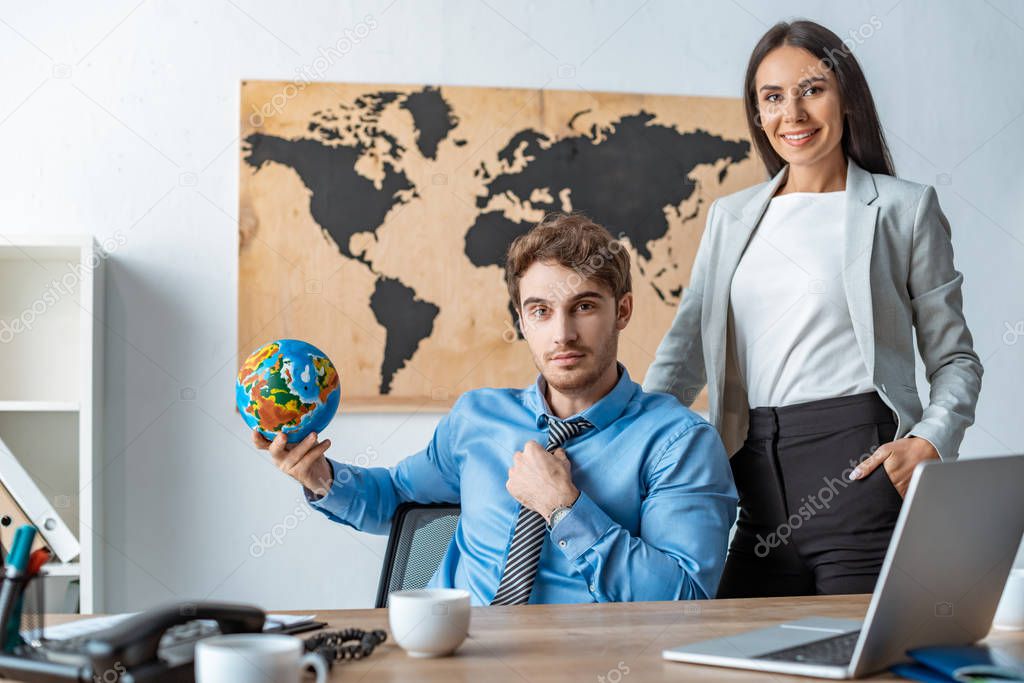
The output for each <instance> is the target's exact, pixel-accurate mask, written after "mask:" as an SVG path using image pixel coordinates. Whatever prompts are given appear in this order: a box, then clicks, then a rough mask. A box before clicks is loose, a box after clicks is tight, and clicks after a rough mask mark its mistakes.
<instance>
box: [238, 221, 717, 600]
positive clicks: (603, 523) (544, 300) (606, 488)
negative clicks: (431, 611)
mask: <svg viewBox="0 0 1024 683" xmlns="http://www.w3.org/2000/svg"><path fill="white" fill-rule="evenodd" d="M629 261H630V259H629V255H628V254H627V253H626V251H625V249H624V248H623V247H622V245H620V244H619V243H618V242H616V241H615V240H614V238H613V237H612V236H611V234H610V233H608V231H607V230H605V229H604V228H602V227H600V226H598V225H596V224H595V223H593V222H591V221H590V220H588V219H586V218H585V217H583V216H580V215H565V214H555V215H552V216H549V217H547V218H546V219H545V220H544V221H543V222H542V223H540V224H539V225H537V226H536V227H535V228H533V229H532V230H531V231H530V232H529V233H527V234H526V235H523V236H521V237H519V238H517V239H516V240H515V242H513V244H512V246H511V247H510V249H509V254H508V261H507V264H506V282H507V284H508V288H509V293H510V295H511V298H512V301H513V302H514V303H515V307H516V312H517V313H518V321H519V325H520V329H521V330H522V332H523V336H524V337H525V339H526V341H527V345H528V346H529V349H530V352H531V354H532V355H533V359H534V363H535V364H536V366H537V368H538V370H539V371H540V377H538V379H537V382H536V383H535V384H533V385H532V386H530V387H528V388H526V389H478V390H474V391H468V392H466V393H465V394H463V395H462V396H461V397H460V398H459V400H458V401H457V402H456V403H455V405H454V406H453V407H452V409H451V411H450V412H449V413H448V414H447V415H446V416H445V417H444V418H442V419H441V422H440V423H439V424H438V426H437V429H436V431H435V432H434V436H433V439H432V440H431V441H430V443H429V444H428V445H427V447H426V448H424V449H423V450H422V451H420V452H419V453H416V454H415V455H412V456H410V457H408V458H406V459H405V460H402V461H401V462H400V463H398V464H397V465H396V466H394V467H391V468H380V467H378V468H362V467H355V466H351V465H346V464H342V463H339V462H336V461H333V460H331V461H329V460H327V458H326V456H325V452H326V451H327V448H328V447H329V446H330V441H329V440H325V441H323V442H318V441H317V435H316V434H311V435H309V437H307V438H306V439H305V440H304V441H302V442H300V443H297V444H294V445H288V444H286V443H285V439H284V438H283V436H281V435H279V436H278V437H277V439H275V440H274V441H273V442H268V441H267V440H265V439H263V437H262V436H260V435H259V433H258V432H254V433H253V434H254V440H255V442H256V444H257V446H259V447H261V448H267V449H269V450H270V453H271V455H272V457H273V459H274V462H275V463H276V464H277V466H278V467H279V468H280V469H281V470H282V471H284V472H285V473H287V474H288V475H290V476H292V477H293V478H295V479H296V480H298V481H299V482H300V483H301V484H303V486H304V487H305V490H306V496H307V499H308V500H309V501H310V505H311V506H312V507H314V508H316V509H318V510H320V511H321V512H323V513H324V514H325V515H327V517H328V518H330V519H332V520H334V521H337V522H340V523H342V524H346V525H348V526H351V527H353V528H355V529H358V530H361V531H368V532H371V533H379V534H384V533H387V532H388V530H389V525H390V522H391V518H392V515H393V514H394V511H395V508H396V507H397V506H398V505H399V504H400V503H403V502H406V501H416V502H421V503H438V502H450V503H460V504H461V505H462V513H461V516H460V518H459V523H458V526H457V528H456V531H455V535H454V536H453V538H452V541H451V544H450V545H449V547H448V550H447V553H446V555H445V557H444V560H443V561H442V562H441V565H440V567H439V568H438V570H437V572H436V573H435V574H434V576H433V579H432V580H431V585H432V586H446V587H457V588H464V589H466V590H468V591H469V593H470V595H471V598H472V602H473V604H476V605H489V604H501V605H514V604H524V603H527V602H529V603H569V602H599V601H601V602H603V601H626V600H677V599H702V598H711V597H714V595H715V591H716V590H717V587H718V581H719V578H720V576H721V572H722V567H723V563H724V561H725V554H726V546H727V542H728V535H729V529H730V527H731V526H732V523H733V521H734V518H735V514H736V490H735V487H734V486H733V481H732V474H731V471H730V468H729V462H728V457H727V456H726V453H725V449H724V447H723V446H722V442H721V440H720V439H719V437H718V434H717V432H715V430H714V428H713V427H712V426H711V425H710V424H708V423H707V422H706V421H705V420H703V419H701V418H700V417H699V416H698V415H696V414H695V413H693V412H691V411H690V410H689V409H687V408H685V407H683V405H682V404H680V403H679V402H678V401H677V400H676V399H675V398H674V397H673V396H670V395H668V394H661V393H658V394H650V393H645V392H644V391H643V389H642V388H641V387H640V385H638V384H637V383H635V382H634V381H633V380H632V379H631V378H630V376H629V373H628V372H627V371H626V368H625V367H624V366H622V365H621V364H620V363H618V362H617V361H616V357H617V351H618V337H619V332H620V331H621V330H623V329H624V328H625V327H626V325H627V324H628V322H629V319H630V317H631V315H632V310H633V296H632V293H631V281H630V263H629ZM542 444H543V445H542ZM314 491H315V493H314Z"/></svg>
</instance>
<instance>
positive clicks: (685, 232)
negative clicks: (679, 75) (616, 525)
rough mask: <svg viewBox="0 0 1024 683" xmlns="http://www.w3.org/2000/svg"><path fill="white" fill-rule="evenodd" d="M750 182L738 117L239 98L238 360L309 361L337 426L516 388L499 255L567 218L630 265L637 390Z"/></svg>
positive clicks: (450, 99) (593, 103) (527, 374)
mask: <svg viewBox="0 0 1024 683" xmlns="http://www.w3.org/2000/svg"><path fill="white" fill-rule="evenodd" d="M762 180H764V177H763V170H762V168H761V166H760V164H759V163H758V161H757V160H756V157H755V153H754V151H753V149H752V146H751V144H750V140H749V138H748V136H747V132H746V125H745V123H744V118H743V107H742V104H741V102H740V100H738V99H725V98H708V97H683V96H668V95H642V94H623V93H603V92H588V91H585V90H582V89H575V90H564V91H563V90H530V89H509V88H470V87H448V86H423V85H413V86H409V85H401V86H397V85H379V84H353V83H294V82H290V81H286V82H269V81H246V82H243V83H242V92H241V137H240V181H239V194H240V197H239V287H238V292H239V295H238V296H239V300H238V354H239V358H245V357H246V356H248V355H249V353H250V352H251V351H252V350H253V349H254V348H256V347H258V346H259V345H260V344H262V343H264V342H266V341H267V340H271V339H284V338H293V339H302V340H305V341H308V342H310V343H313V344H315V345H316V346H318V347H319V348H321V349H322V350H323V351H324V352H326V353H327V355H328V356H330V358H331V359H332V360H333V361H334V364H335V365H336V367H337V368H338V371H339V373H340V376H341V391H342V397H341V406H342V409H343V410H354V411H380V410H401V411H410V412H412V411H419V410H423V411H444V410H447V408H448V407H450V406H451V404H452V403H453V402H454V400H455V399H456V398H458V396H459V394H461V393H462V392H464V391H467V390H469V389H475V388H479V387H523V386H527V385H528V384H530V383H531V382H532V381H533V380H534V379H535V378H536V375H537V370H536V368H535V367H534V365H533V362H532V359H531V357H530V353H529V349H528V348H527V346H526V342H525V341H523V340H522V338H521V336H520V334H519V333H518V330H517V329H516V327H515V326H514V320H513V317H512V312H511V309H510V305H509V297H508V291H507V289H506V287H505V282H504V278H503V264H504V258H505V253H506V250H507V248H508V245H509V244H510V243H511V241H512V240H513V239H514V238H515V237H516V236H518V235H520V234H522V233H524V232H526V231H527V230H529V229H530V228H531V227H532V226H533V225H534V224H535V223H536V222H537V221H538V220H540V219H541V218H542V217H543V215H544V214H545V213H546V212H549V211H582V212H584V213H586V214H587V215H588V216H590V217H591V218H593V219H594V220H596V221H597V222H598V223H601V224H602V225H604V226H605V227H607V228H608V229H609V230H610V231H611V232H612V233H613V234H615V235H617V236H619V237H620V239H621V241H622V243H623V244H624V245H625V247H626V248H627V249H628V251H629V254H630V256H631V258H632V260H633V273H632V275H633V290H634V297H635V306H634V308H635V310H634V314H633V319H632V321H631V322H630V324H629V326H628V327H627V328H626V330H625V331H623V333H622V334H621V337H620V341H619V359H620V360H621V361H622V362H623V363H624V364H625V365H626V367H627V368H628V369H629V371H630V373H631V375H632V376H633V378H634V379H635V380H636V381H642V378H643V375H644V373H645V372H646V370H647V367H648V365H649V364H650V362H651V361H652V360H653V358H654V351H655V349H656V348H657V346H658V343H659V342H660V341H661V338H662V336H663V335H664V333H665V331H666V330H667V329H668V327H669V324H670V323H671V321H672V317H673V315H674V313H675V310H676V307H677V306H678V304H679V300H680V297H681V296H682V292H683V288H684V286H686V284H687V283H688V282H689V277H690V268H691V266H692V264H693V258H694V255H695V254H696V250H697V245H698V243H699V240H700V236H701V233H702V231H703V229H704V222H705V219H706V216H707V210H708V207H709V206H710V204H711V202H712V201H713V200H714V199H715V198H717V197H719V196H722V195H725V194H728V193H730V192H735V191H737V190H739V189H742V188H744V187H748V186H750V185H752V184H754V183H757V182H761V181H762ZM698 405H700V402H698Z"/></svg>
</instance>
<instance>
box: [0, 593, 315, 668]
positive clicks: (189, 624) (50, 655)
mask: <svg viewBox="0 0 1024 683" xmlns="http://www.w3.org/2000/svg"><path fill="white" fill-rule="evenodd" d="M200 620H203V621H200ZM265 620H266V615H265V614H264V612H263V610H261V609H260V608H258V607H253V606H251V605H242V604H235V603H226V602H196V603H190V602H186V603H177V604H170V605H166V606H163V607H157V608H155V609H151V610H147V611H145V612H140V613H139V614H134V615H132V616H130V617H127V618H126V619H124V620H123V621H119V622H118V623H117V624H115V625H114V626H111V627H109V628H106V629H102V630H99V631H95V632H92V633H89V634H87V635H83V636H78V637H75V638H72V639H70V640H57V641H47V642H44V643H43V644H42V645H41V646H40V647H39V648H34V649H33V650H32V651H28V652H19V653H17V654H16V655H6V654H0V678H13V679H16V680H20V681H27V682H28V683H64V682H72V681H73V682H75V683H92V682H94V681H97V680H99V681H120V682H123V683H193V682H194V681H195V669H194V667H195V664H194V660H193V658H194V654H195V645H196V643H197V642H198V641H199V640H201V639H203V638H206V637H208V636H211V635H215V634H216V633H258V632H260V631H262V630H263V624H264V621H265ZM207 622H216V625H214V624H211V623H207ZM322 626H324V624H323V623H322V622H310V623H309V624H305V625H295V626H293V627H285V628H281V629H277V630H276V632H278V633H289V632H299V631H300V630H307V629H308V628H318V627H322Z"/></svg>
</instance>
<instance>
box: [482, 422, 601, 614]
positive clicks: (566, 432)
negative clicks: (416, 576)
mask: <svg viewBox="0 0 1024 683" xmlns="http://www.w3.org/2000/svg"><path fill="white" fill-rule="evenodd" d="M593 426H594V425H592V424H591V423H590V422H588V421H587V420H585V419H583V418H581V417H580V418H576V419H575V420H573V421H572V422H564V421H562V420H559V419H557V418H554V417H548V445H547V449H548V450H549V451H552V452H554V450H555V449H556V448H558V447H559V446H561V445H562V444H563V443H565V442H566V441H568V440H569V439H571V438H572V437H574V436H576V435H578V434H581V433H582V432H585V431H586V430H588V429H590V428H592V427H593ZM546 527H547V525H546V523H545V522H544V518H543V517H542V516H541V515H540V514H539V513H536V512H534V511H533V510H531V509H530V508H526V507H522V506H520V507H519V519H518V521H516V530H515V532H514V533H513V534H512V544H511V545H510V546H509V550H508V559H506V560H505V570H504V571H503V572H502V575H501V583H499V584H498V592H497V593H495V595H494V600H492V601H491V604H492V605H525V604H526V603H527V602H528V601H529V600H530V590H531V589H532V588H533V580H534V579H535V578H536V576H537V564H538V562H539V561H540V549H541V546H543V545H544V536H545V535H546V534H547V528H546Z"/></svg>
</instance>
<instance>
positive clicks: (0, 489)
mask: <svg viewBox="0 0 1024 683" xmlns="http://www.w3.org/2000/svg"><path fill="white" fill-rule="evenodd" d="M25 524H32V522H30V521H29V518H28V515H26V514H25V511H24V510H22V509H21V506H20V505H18V501H16V500H14V496H12V495H11V492H10V491H8V490H7V487H6V486H4V485H3V484H0V546H3V549H4V552H5V553H6V552H8V551H9V550H10V549H11V544H12V543H13V542H14V532H15V531H16V530H17V529H18V527H20V526H24V525H25ZM43 547H46V541H44V540H43V537H42V536H41V535H40V534H36V537H35V539H34V540H33V541H32V548H31V550H35V549H36V548H43Z"/></svg>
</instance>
